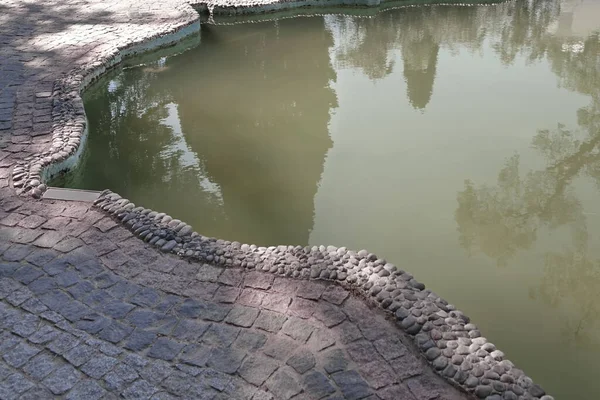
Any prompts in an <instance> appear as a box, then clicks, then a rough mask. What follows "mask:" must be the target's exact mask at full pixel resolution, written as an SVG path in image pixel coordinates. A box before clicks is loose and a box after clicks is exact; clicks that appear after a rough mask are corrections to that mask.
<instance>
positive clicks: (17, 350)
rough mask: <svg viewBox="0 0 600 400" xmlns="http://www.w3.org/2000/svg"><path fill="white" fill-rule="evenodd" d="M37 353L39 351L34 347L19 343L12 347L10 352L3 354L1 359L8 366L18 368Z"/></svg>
mask: <svg viewBox="0 0 600 400" xmlns="http://www.w3.org/2000/svg"><path fill="white" fill-rule="evenodd" d="M39 352H40V349H38V348H37V347H35V346H31V345H29V344H27V343H19V344H18V345H17V346H15V347H13V348H12V350H10V351H8V352H7V353H6V354H4V356H2V358H3V359H4V361H6V363H7V364H8V365H10V366H12V367H14V368H20V367H22V366H23V365H25V363H26V362H27V361H29V359H31V358H32V357H34V356H35V355H36V354H38V353H39Z"/></svg>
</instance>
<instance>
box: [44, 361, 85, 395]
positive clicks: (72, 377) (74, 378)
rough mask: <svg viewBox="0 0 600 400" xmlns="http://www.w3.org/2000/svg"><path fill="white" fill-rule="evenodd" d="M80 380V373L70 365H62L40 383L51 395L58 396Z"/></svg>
mask: <svg viewBox="0 0 600 400" xmlns="http://www.w3.org/2000/svg"><path fill="white" fill-rule="evenodd" d="M80 379H81V373H80V372H78V371H77V370H76V369H75V368H73V367H72V366H71V365H64V366H62V367H60V368H59V369H57V370H56V371H54V372H53V373H52V374H50V375H49V376H47V377H46V378H45V379H44V380H43V381H42V382H43V383H44V385H46V387H47V388H48V389H50V391H51V392H52V393H54V394H55V395H60V394H63V393H65V392H66V391H68V390H70V389H71V388H72V387H73V386H75V384H76V383H77V382H78V381H79V380H80Z"/></svg>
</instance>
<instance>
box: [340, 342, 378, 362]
mask: <svg viewBox="0 0 600 400" xmlns="http://www.w3.org/2000/svg"><path fill="white" fill-rule="evenodd" d="M346 351H347V352H348V354H349V355H350V358H352V359H353V360H354V361H355V362H356V363H358V364H367V363H370V362H372V361H379V360H380V359H381V356H380V355H379V354H378V353H377V351H376V350H375V348H374V347H373V345H372V344H371V342H369V341H367V340H358V341H356V342H352V343H350V344H348V345H347V346H346Z"/></svg>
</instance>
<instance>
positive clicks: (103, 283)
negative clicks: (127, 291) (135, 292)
mask: <svg viewBox="0 0 600 400" xmlns="http://www.w3.org/2000/svg"><path fill="white" fill-rule="evenodd" d="M92 281H93V282H94V283H95V284H96V287H97V288H98V289H106V288H108V287H111V286H112V285H114V284H116V283H117V282H120V281H121V278H119V277H118V276H117V275H115V274H113V273H112V272H103V273H101V274H100V275H97V276H95V277H93V278H92ZM132 303H135V302H134V301H133V300H132Z"/></svg>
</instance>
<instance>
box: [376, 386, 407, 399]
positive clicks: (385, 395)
mask: <svg viewBox="0 0 600 400" xmlns="http://www.w3.org/2000/svg"><path fill="white" fill-rule="evenodd" d="M377 395H378V396H379V398H381V399H382V400H398V399H402V400H405V399H406V400H416V399H415V396H413V395H412V393H411V392H410V391H409V390H408V388H407V387H406V386H404V385H393V386H389V387H387V388H385V389H381V390H379V391H378V392H377Z"/></svg>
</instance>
